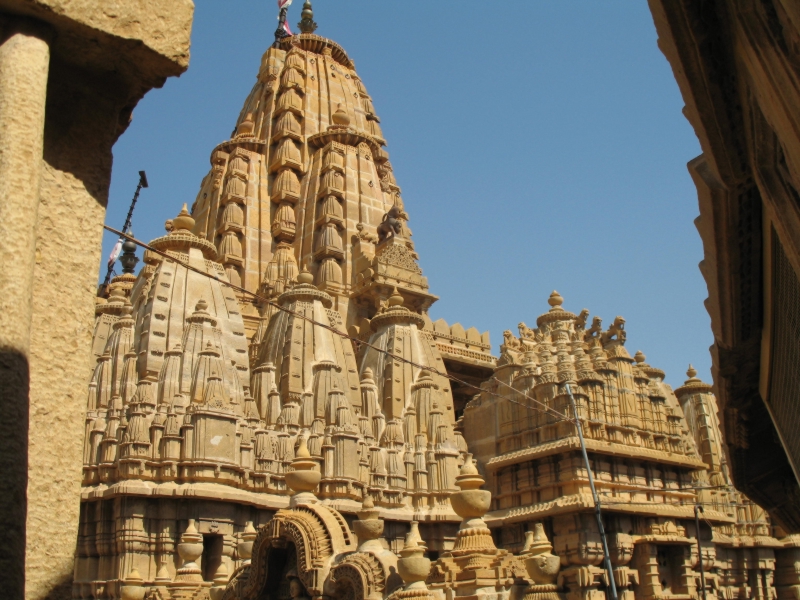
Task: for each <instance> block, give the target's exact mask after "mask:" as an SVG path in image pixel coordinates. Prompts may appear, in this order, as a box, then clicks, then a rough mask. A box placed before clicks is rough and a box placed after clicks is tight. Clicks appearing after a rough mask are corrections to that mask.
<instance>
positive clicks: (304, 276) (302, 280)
mask: <svg viewBox="0 0 800 600" xmlns="http://www.w3.org/2000/svg"><path fill="white" fill-rule="evenodd" d="M297 283H298V284H300V285H311V284H312V283H314V276H313V275H312V274H311V272H310V271H309V270H308V265H303V270H302V271H300V273H299V274H298V275H297Z"/></svg>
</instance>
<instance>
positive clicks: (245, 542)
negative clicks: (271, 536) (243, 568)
mask: <svg viewBox="0 0 800 600" xmlns="http://www.w3.org/2000/svg"><path fill="white" fill-rule="evenodd" d="M257 535H258V533H257V532H256V529H255V527H253V522H252V521H248V522H247V524H245V526H244V531H243V532H242V535H241V537H240V538H239V543H238V544H236V551H237V552H238V553H239V559H240V560H241V561H242V564H244V565H249V564H250V559H251V558H252V557H253V542H255V540H256V536H257Z"/></svg>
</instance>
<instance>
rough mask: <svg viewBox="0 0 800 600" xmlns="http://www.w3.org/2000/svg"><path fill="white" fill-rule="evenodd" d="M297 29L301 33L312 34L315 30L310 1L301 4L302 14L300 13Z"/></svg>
mask: <svg viewBox="0 0 800 600" xmlns="http://www.w3.org/2000/svg"><path fill="white" fill-rule="evenodd" d="M297 28H298V29H299V30H300V32H301V33H314V32H315V31H316V30H317V24H316V23H315V22H314V11H313V10H312V9H311V0H306V1H305V2H304V3H303V12H301V13H300V22H299V23H298V24H297Z"/></svg>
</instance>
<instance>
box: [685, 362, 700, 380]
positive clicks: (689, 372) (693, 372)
mask: <svg viewBox="0 0 800 600" xmlns="http://www.w3.org/2000/svg"><path fill="white" fill-rule="evenodd" d="M686 376H687V377H688V378H689V380H692V379H695V378H696V377H697V369H695V368H694V367H693V366H692V365H691V364H690V365H689V368H688V369H687V370H686ZM687 383H688V382H687Z"/></svg>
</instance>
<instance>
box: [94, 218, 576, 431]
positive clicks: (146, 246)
mask: <svg viewBox="0 0 800 600" xmlns="http://www.w3.org/2000/svg"><path fill="white" fill-rule="evenodd" d="M103 228H105V229H106V230H107V231H110V232H111V233H114V234H116V235H119V236H121V237H124V238H125V239H128V240H130V241H132V242H133V243H134V244H136V245H137V246H141V247H142V248H144V249H145V250H149V251H151V252H153V253H155V254H158V255H159V256H163V257H164V258H168V259H169V260H171V261H174V262H175V263H176V264H178V265H180V266H182V267H185V268H186V269H187V270H189V271H192V272H194V273H197V274H199V275H202V276H203V277H207V278H208V279H213V280H214V281H218V282H219V283H221V284H222V285H224V286H227V287H229V288H231V289H234V290H236V291H237V292H241V293H242V294H246V295H248V296H250V297H252V298H253V299H254V300H258V301H260V302H263V303H265V304H268V305H269V306H272V307H274V308H276V309H277V310H281V311H283V312H285V313H288V314H290V315H292V316H293V317H296V318H298V319H302V320H304V321H307V322H309V323H311V324H313V325H315V326H317V327H322V328H323V329H326V330H328V331H330V332H331V333H333V334H334V335H338V336H339V337H341V338H344V339H347V340H350V341H351V342H352V343H354V344H357V345H358V346H366V347H368V348H371V349H373V350H375V351H376V352H380V353H382V354H386V355H388V356H390V357H391V358H392V360H396V361H400V362H403V363H406V364H408V365H411V366H412V367H416V368H418V369H422V370H426V371H430V372H431V373H434V374H436V375H438V376H440V377H444V378H445V379H448V380H450V381H453V382H455V383H458V384H460V385H463V386H467V387H469V388H472V389H474V390H477V392H479V393H485V394H488V395H490V396H494V397H496V398H499V399H501V400H507V401H508V402H512V403H514V404H517V405H519V406H522V407H524V408H527V409H529V410H536V411H540V412H544V413H546V414H550V415H552V416H554V417H555V418H556V419H557V420H559V421H566V422H569V423H572V424H575V420H574V419H571V418H569V417H567V416H565V415H564V414H562V413H560V412H558V411H556V410H554V409H552V408H550V407H549V406H547V405H546V404H545V403H543V402H541V401H540V400H537V399H536V398H532V397H531V396H529V395H527V394H525V393H523V392H521V391H519V390H517V389H515V388H513V387H511V386H508V384H506V383H504V382H502V381H500V380H499V379H497V378H496V377H492V379H493V380H494V381H496V382H498V383H500V384H502V385H506V386H507V387H509V388H510V389H512V390H514V391H515V392H517V393H518V394H520V395H522V396H523V397H525V398H527V399H528V400H530V401H532V402H534V403H536V404H539V405H541V406H542V407H543V408H537V407H536V406H531V405H530V404H525V403H523V402H518V401H516V400H513V399H512V398H508V397H506V396H501V395H500V394H497V393H495V392H492V391H490V390H486V389H483V388H480V387H478V386H476V385H474V384H472V383H469V382H466V381H463V380H461V379H458V378H457V377H453V376H452V375H450V374H448V373H442V372H441V371H439V370H438V369H436V368H435V367H431V366H428V365H421V364H418V363H416V362H414V361H412V360H410V359H407V358H405V357H402V356H397V355H395V354H392V353H391V352H389V351H388V350H384V349H382V348H378V347H377V346H374V345H372V344H370V343H369V342H365V341H363V340H359V339H358V338H355V337H352V336H350V335H348V334H347V333H345V332H343V331H339V330H338V329H335V328H334V327H331V326H330V325H326V324H325V323H321V322H319V321H316V320H314V319H312V318H310V317H307V316H305V315H301V314H300V313H297V312H295V311H293V310H290V309H288V308H286V307H284V306H280V305H279V304H277V303H276V302H273V301H272V300H270V299H269V298H265V297H264V296H261V295H259V294H256V293H255V292H251V291H250V290H246V289H245V288H243V287H240V286H238V285H235V284H233V283H231V282H230V281H227V280H224V279H220V278H219V277H216V276H214V275H211V274H210V273H207V272H205V271H202V270H200V269H198V268H196V267H193V266H191V265H190V264H188V263H185V262H182V261H179V260H176V259H175V257H174V256H170V255H169V254H167V253H166V252H162V251H161V250H158V249H156V248H153V247H152V246H150V245H149V244H147V243H145V242H143V241H141V240H138V239H136V238H135V237H133V236H131V235H128V234H127V233H123V232H122V231H119V230H118V229H114V228H113V227H109V226H108V225H103Z"/></svg>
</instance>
